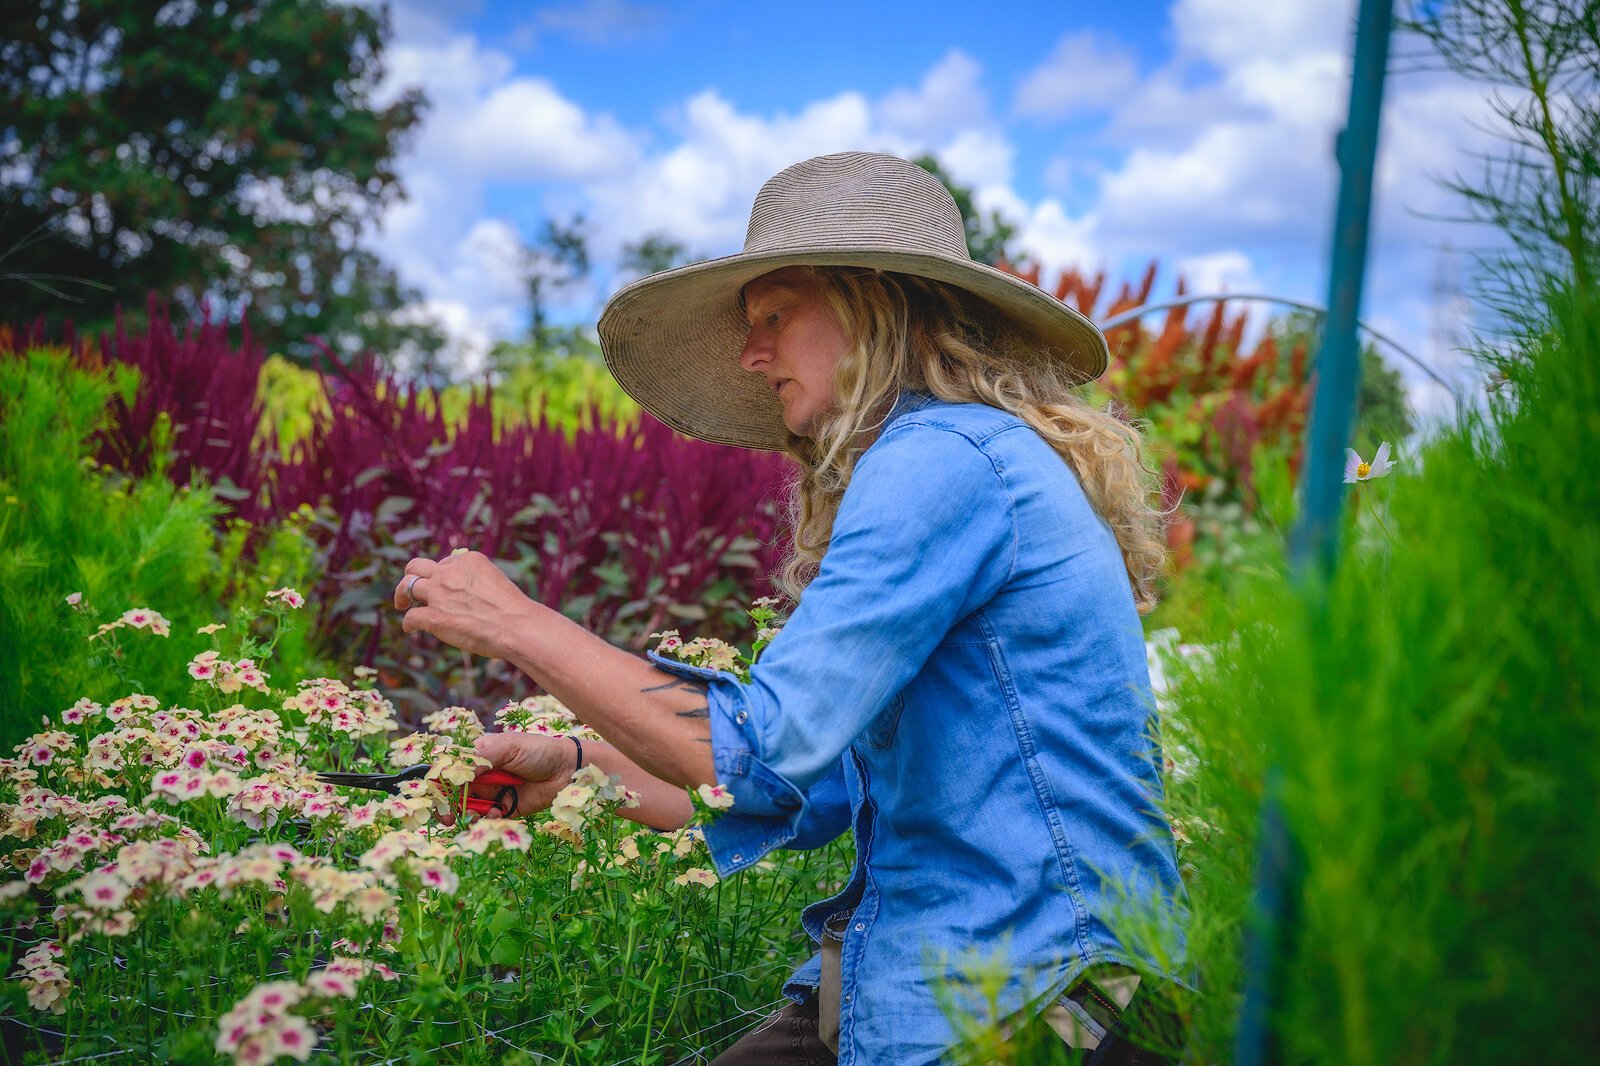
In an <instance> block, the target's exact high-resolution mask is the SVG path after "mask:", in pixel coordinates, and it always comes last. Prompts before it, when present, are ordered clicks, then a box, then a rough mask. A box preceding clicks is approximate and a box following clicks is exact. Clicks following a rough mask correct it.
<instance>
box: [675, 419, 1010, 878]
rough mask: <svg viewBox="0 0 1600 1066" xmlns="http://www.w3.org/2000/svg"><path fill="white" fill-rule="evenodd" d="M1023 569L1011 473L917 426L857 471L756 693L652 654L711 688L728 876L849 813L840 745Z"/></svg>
mask: <svg viewBox="0 0 1600 1066" xmlns="http://www.w3.org/2000/svg"><path fill="white" fill-rule="evenodd" d="M1015 558H1016V525H1015V515H1014V507H1013V505H1012V500H1011V497H1010V494H1009V493H1008V491H1007V489H1006V484H1005V480H1004V477H1003V472H1002V471H1001V470H999V469H998V468H997V467H996V465H995V463H994V462H993V461H992V460H991V458H990V456H989V455H988V454H987V453H986V452H985V451H984V450H983V449H982V448H980V447H979V446H978V444H976V443H974V442H973V441H972V440H969V439H968V438H967V437H966V436H965V435H963V434H961V433H959V432H956V431H954V430H950V429H946V428H942V427H940V426H937V425H929V424H927V423H924V422H921V421H918V420H916V419H915V417H910V416H908V417H906V418H902V419H900V420H899V421H897V422H895V423H894V424H893V425H892V426H891V427H890V428H889V429H888V430H887V431H885V432H884V434H883V436H882V437H880V438H879V440H878V441H877V442H876V443H875V444H873V446H872V447H871V448H869V449H868V450H867V451H866V453H865V454H864V455H863V456H862V457H861V459H860V460H859V461H858V462H857V464H856V469H855V472H854V474H853V476H852V478H851V482H850V486H849V488H848V489H847V490H846V492H845V494H844V499H843V500H842V501H841V503H840V507H839V513H838V515H837V517H836V518H835V520H834V525H833V535H832V538H831V540H830V543H829V546H828V551H827V554H826V555H825V556H824V558H823V561H822V567H821V569H820V571H819V572H818V574H817V576H816V577H815V578H814V579H813V580H812V582H811V584H810V585H809V586H807V588H806V590H805V593H804V595H803V596H801V598H800V603H799V604H798V606H797V607H796V609H795V612H794V615H793V617H791V618H790V620H789V622H788V624H787V625H786V626H784V628H783V630H782V631H781V632H780V633H779V634H778V636H777V637H776V638H774V640H773V641H772V643H771V644H770V645H768V647H767V648H766V650H765V652H764V653H763V655H762V657H761V660H760V661H759V662H758V663H757V664H756V665H755V666H754V667H753V668H752V669H751V671H750V680H749V681H748V682H742V681H740V680H739V679H738V678H736V677H735V676H733V675H732V674H728V673H721V672H716V671H710V670H695V669H694V668H690V667H683V666H682V665H681V664H677V663H669V662H667V661H666V660H663V659H660V658H659V657H657V656H652V659H653V660H654V661H655V662H656V664H657V665H658V666H660V667H661V668H662V669H671V670H672V671H673V672H675V673H678V672H683V671H693V673H694V676H696V677H698V679H700V680H702V681H705V682H706V684H707V690H708V704H709V709H710V714H711V744H712V755H713V764H714V766H715V768H716V771H717V776H718V781H719V783H720V784H722V785H723V786H724V787H725V788H727V789H728V790H729V791H730V792H731V793H732V794H733V799H734V803H733V807H732V808H731V809H730V810H728V811H727V812H726V813H725V814H724V815H723V816H722V817H720V818H718V819H717V820H716V822H715V823H714V824H713V825H712V826H711V827H709V828H708V830H707V834H706V839H707V842H708V843H709V844H711V847H712V858H713V860H714V861H715V862H716V864H717V867H718V869H719V870H720V871H721V872H723V873H725V874H726V873H732V872H734V871H736V870H740V869H743V868H744V867H746V866H749V865H751V864H752V863H754V862H756V861H757V860H758V859H760V858H761V856H763V855H765V854H766V853H767V852H768V851H771V850H772V849H773V848H777V847H794V846H797V844H796V841H804V840H806V839H807V838H809V837H811V836H813V833H812V832H811V830H813V829H814V828H817V827H822V826H824V825H825V824H831V823H832V822H834V821H837V819H838V818H839V817H840V816H839V813H838V812H839V810H840V807H841V803H842V805H843V810H844V817H845V818H847V817H848V799H847V797H846V796H845V786H844V772H843V766H842V762H841V760H842V758H843V756H844V752H845V749H846V748H848V747H849V746H850V744H851V743H852V742H853V741H854V740H855V739H856V738H857V737H858V736H859V735H860V734H861V732H862V731H863V730H864V729H866V728H867V727H868V726H869V725H870V724H871V723H872V721H873V719H874V718H875V717H876V716H877V715H878V714H879V713H881V712H882V711H883V710H884V708H885V707H886V706H887V705H888V704H889V703H890V702H891V701H892V700H893V699H894V697H895V696H896V695H897V694H898V693H899V692H900V690H901V689H902V688H904V687H905V685H906V683H907V682H909V681H910V680H911V679H912V678H913V677H915V676H916V674H917V673H918V671H920V670H921V669H922V666H923V664H924V663H926V662H927V659H928V656H929V655H930V654H931V653H932V651H933V649H934V647H935V646H936V645H937V644H938V643H939V641H941V640H942V639H943V638H944V636H945V634H946V633H947V632H948V631H949V630H950V628H951V627H952V626H953V625H955V623H956V622H958V621H960V620H961V619H962V618H964V617H965V616H966V615H968V614H970V613H972V612H973V611H974V610H976V609H977V608H978V607H980V606H982V605H983V604H984V603H985V602H987V601H988V600H989V599H990V598H992V597H993V596H994V594H995V593H996V592H998V591H999V589H1000V588H1001V587H1002V586H1003V585H1004V583H1005V581H1006V579H1007V578H1008V577H1009V575H1010V572H1011V569H1012V567H1013V565H1014V563H1015ZM823 811H828V812H831V813H829V814H827V815H825V816H824V815H823V814H822V813H821V812H823ZM843 828H844V826H843V824H840V827H839V831H840V832H842V831H843ZM834 835H837V833H835V834H834ZM830 839H831V838H830ZM801 846H803V845H801Z"/></svg>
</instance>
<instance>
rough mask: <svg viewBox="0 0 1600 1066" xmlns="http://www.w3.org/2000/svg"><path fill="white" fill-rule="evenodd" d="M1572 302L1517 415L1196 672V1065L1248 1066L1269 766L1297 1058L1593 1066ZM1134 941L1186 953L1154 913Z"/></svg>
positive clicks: (1188, 1005) (1594, 536) (1576, 334)
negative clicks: (1251, 939)
mask: <svg viewBox="0 0 1600 1066" xmlns="http://www.w3.org/2000/svg"><path fill="white" fill-rule="evenodd" d="M1555 307H1556V311H1555V313H1554V314H1552V316H1551V318H1550V320H1549V321H1548V323H1547V324H1546V326H1545V328H1544V329H1543V330H1541V332H1540V333H1539V334H1538V335H1537V336H1535V337H1534V338H1532V339H1531V340H1530V341H1529V342H1528V349H1529V350H1528V352H1527V355H1528V358H1527V359H1525V360H1524V361H1523V362H1522V363H1521V364H1519V366H1520V367H1521V370H1520V376H1518V377H1516V378H1515V379H1514V380H1513V382H1512V386H1513V388H1514V389H1515V390H1516V395H1515V398H1514V399H1513V400H1511V401H1507V402H1503V403H1500V404H1498V405H1497V406H1496V407H1494V408H1493V409H1492V410H1491V411H1490V412H1489V414H1488V415H1487V416H1482V417H1479V416H1473V417H1470V418H1469V419H1468V420H1467V421H1465V422H1464V423H1463V424H1462V425H1460V426H1459V427H1457V428H1456V429H1455V430H1453V431H1452V432H1450V433H1447V434H1445V435H1442V436H1441V437H1440V438H1438V439H1437V440H1435V441H1434V442H1432V443H1431V444H1429V445H1428V447H1427V448H1426V449H1424V451H1423V454H1422V456H1421V460H1422V461H1421V464H1420V466H1421V472H1420V473H1418V472H1415V471H1414V470H1413V471H1411V472H1408V471H1407V470H1406V469H1405V468H1404V467H1402V468H1401V470H1399V471H1397V473H1396V474H1394V475H1391V476H1390V478H1389V479H1387V480H1386V481H1383V482H1369V483H1364V484H1361V485H1359V486H1357V487H1356V490H1355V492H1356V498H1355V499H1354V500H1352V501H1351V505H1350V507H1349V508H1348V510H1347V522H1346V527H1345V533H1344V537H1345V541H1346V544H1347V549H1346V551H1345V553H1344V555H1343V557H1342V559H1341V561H1340V563H1339V565H1338V568H1337V571H1336V572H1335V574H1334V575H1332V577H1331V578H1330V579H1329V580H1328V581H1327V582H1326V583H1325V584H1322V585H1315V586H1307V587H1301V586H1298V585H1297V584H1296V583H1295V582H1294V581H1293V580H1291V579H1290V578H1289V577H1287V576H1285V575H1284V574H1283V572H1282V571H1283V568H1282V566H1281V562H1280V565H1279V566H1278V567H1276V568H1274V572H1271V573H1266V574H1263V575H1260V576H1257V577H1256V578H1255V579H1254V580H1253V581H1251V582H1249V583H1247V585H1245V586H1244V587H1243V588H1241V590H1240V592H1239V593H1238V594H1237V595H1236V597H1235V599H1234V601H1233V602H1232V603H1231V604H1228V605H1225V606H1224V607H1223V610H1224V611H1225V613H1226V614H1227V617H1228V623H1227V624H1226V625H1225V626H1219V627H1218V632H1219V633H1226V634H1228V635H1227V636H1224V637H1219V639H1217V640H1215V642H1214V643H1213V644H1212V646H1211V652H1210V659H1209V662H1206V661H1201V665H1199V666H1198V668H1196V669H1194V670H1193V671H1192V672H1190V671H1185V673H1188V675H1189V676H1187V678H1186V680H1185V682H1184V683H1182V684H1180V685H1179V686H1178V688H1177V692H1176V706H1175V707H1174V708H1173V709H1172V710H1171V711H1170V712H1169V713H1168V714H1167V715H1166V716H1165V717H1166V735H1165V736H1164V738H1163V741H1164V744H1165V746H1166V750H1167V752H1168V754H1169V756H1170V757H1172V758H1173V759H1174V761H1175V764H1176V767H1177V769H1176V771H1175V772H1174V774H1173V778H1172V780H1171V782H1170V784H1169V789H1168V810H1169V813H1170V815H1171V816H1172V818H1173V821H1174V824H1175V825H1176V826H1177V827H1178V828H1179V830H1180V831H1181V833H1182V836H1180V838H1179V840H1180V856H1181V861H1182V865H1183V868H1184V872H1185V876H1186V881H1187V887H1188V897H1189V900H1188V902H1189V908H1190V911H1191V914H1192V921H1191V922H1190V924H1189V928H1188V957H1189V961H1190V963H1191V964H1192V966H1193V967H1194V970H1195V972H1196V974H1197V977H1198V983H1199V987H1200V988H1201V989H1202V990H1203V992H1204V995H1202V996H1200V997H1198V998H1190V997H1185V998H1184V999H1183V1000H1182V1001H1181V1002H1180V1006H1181V1007H1182V1008H1183V1009H1184V1010H1185V1011H1187V1012H1189V1013H1190V1014H1191V1017H1192V1020H1193V1022H1194V1035H1195V1046H1194V1049H1193V1050H1194V1053H1195V1060H1196V1061H1202V1062H1205V1061H1212V1062H1216V1061H1228V1060H1229V1059H1230V1058H1231V1056H1232V1053H1233V1052H1232V1048H1233V1039H1234V1031H1235V1025H1236V1022H1237V1017H1238V1008H1239V995H1240V991H1241V986H1242V975H1241V953H1240V945H1241V932H1242V930H1243V929H1244V928H1245V926H1246V923H1247V906H1248V902H1249V900H1250V898H1251V890H1250V886H1251V877H1252V871H1253V868H1254V864H1255V858H1256V847H1255V842H1256V834H1257V827H1258V825H1259V822H1260V817H1261V796H1262V782H1263V780H1264V777H1265V775H1266V771H1267V768H1268V766H1272V767H1275V768H1276V769H1277V770H1278V771H1279V772H1280V773H1281V775H1282V782H1283V787H1282V793H1281V809H1282V813H1283V815H1284V817H1285V819H1286V820H1287V824H1288V826H1289V829H1290V832H1291V835H1292V838H1293V839H1294V840H1295V841H1297V842H1298V845H1299V849H1298V850H1299V854H1300V869H1301V878H1300V879H1299V882H1298V885H1297V891H1296V892H1295V893H1294V895H1293V897H1292V899H1291V901H1290V906H1289V914H1290V915H1292V919H1291V925H1290V929H1291V935H1290V940H1289V947H1288V954H1287V955H1286V957H1285V958H1284V959H1283V966H1284V967H1285V969H1284V972H1285V973H1286V974H1288V975H1289V977H1288V979H1287V980H1285V981H1284V982H1282V983H1281V984H1280V985H1279V986H1278V988H1277V991H1278V993H1279V995H1280V997H1281V1003H1280V1014H1279V1015H1278V1016H1277V1017H1276V1018H1274V1019H1273V1023H1274V1024H1275V1027H1276V1029H1277V1031H1278V1033H1279V1036H1280V1039H1281V1041H1282V1046H1283V1048H1284V1054H1283V1060H1284V1061H1288V1062H1301V1063H1330V1064H1332V1063H1341V1064H1367V1063H1380V1062H1382V1063H1405V1064H1412V1063H1440V1064H1443V1063H1469V1064H1470V1063H1479V1062H1481V1063H1498V1062H1508V1061H1519V1060H1526V1059H1529V1058H1536V1059H1538V1060H1539V1061H1546V1062H1578V1061H1586V1059H1587V1057H1588V1056H1589V1055H1590V1054H1592V1051H1593V1048H1594V1047H1595V1045H1596V1042H1597V1041H1600V1024H1597V1022H1596V1020H1595V1019H1596V1016H1595V1014H1594V1011H1593V1005H1592V999H1593V988H1594V983H1593V979H1592V976H1591V975H1592V970H1593V959H1592V957H1591V956H1592V951H1591V948H1592V945H1593V944H1594V943H1596V942H1597V939H1600V909H1597V908H1596V906H1595V902H1594V901H1595V899H1596V898H1600V862H1597V861H1596V858H1595V856H1596V855H1600V826H1597V823H1596V822H1595V820H1594V818H1593V817H1592V815H1593V811H1594V802H1595V799H1594V798H1595V796H1596V795H1600V718H1597V717H1596V715H1595V713H1594V711H1595V708H1596V707H1600V670H1597V669H1596V667H1595V664H1594V656H1593V648H1594V647H1595V645H1596V643H1597V641H1600V526H1597V525H1596V523H1595V521H1594V515H1595V514H1596V513H1597V511H1600V462H1597V460H1596V458H1595V457H1596V456H1597V455H1600V298H1597V297H1596V295H1595V294H1594V293H1593V292H1582V291H1580V292H1577V293H1575V294H1573V295H1572V296H1570V297H1562V298H1560V299H1558V300H1557V301H1556V302H1555ZM1375 492H1376V493H1377V495H1378V496H1380V497H1382V496H1388V497H1390V498H1389V499H1388V500H1387V502H1386V503H1382V502H1380V500H1379V499H1374V498H1372V495H1373V494H1374V493H1375ZM1390 534H1392V537H1391V535H1390ZM1194 661H1195V660H1190V662H1191V663H1192V662H1194ZM1123 935H1124V937H1125V939H1127V940H1129V941H1130V942H1133V943H1144V944H1148V945H1151V947H1150V950H1152V951H1154V952H1157V953H1158V954H1159V953H1161V952H1166V953H1168V954H1176V953H1177V951H1178V948H1177V946H1176V945H1175V944H1173V943H1171V942H1170V941H1163V940H1162V939H1161V938H1160V937H1159V936H1158V935H1157V934H1156V932H1155V931H1154V930H1153V929H1150V928H1146V927H1145V926H1144V925H1143V924H1141V922H1139V921H1138V920H1136V919H1134V918H1132V917H1131V916H1130V917H1129V918H1128V920H1127V921H1125V923H1124V926H1123ZM1509 1004H1515V1007H1514V1009H1513V1008H1509V1007H1508V1005H1509Z"/></svg>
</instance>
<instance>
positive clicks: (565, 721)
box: [494, 696, 601, 740]
mask: <svg viewBox="0 0 1600 1066" xmlns="http://www.w3.org/2000/svg"><path fill="white" fill-rule="evenodd" d="M494 720H495V724H496V725H497V726H499V727H500V728H501V729H502V730H504V731H505V732H508V733H538V734H539V735H540V736H546V737H567V736H573V737H577V738H579V739H580V740H599V739H601V737H600V734H599V733H596V732H595V731H594V730H592V729H590V728H589V727H588V726H586V725H584V724H583V723H581V722H579V721H578V719H577V716H576V715H574V714H573V713H572V712H571V711H569V710H567V708H566V706H565V705H563V704H562V702H561V701H560V700H558V699H556V698H555V697H554V696H529V697H528V698H527V699H525V700H520V701H514V702H512V703H508V704H506V705H505V706H504V707H502V708H500V709H499V710H498V711H496V712H495V714H494Z"/></svg>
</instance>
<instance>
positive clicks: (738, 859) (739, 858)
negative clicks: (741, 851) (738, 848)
mask: <svg viewBox="0 0 1600 1066" xmlns="http://www.w3.org/2000/svg"><path fill="white" fill-rule="evenodd" d="M733 861H734V862H744V856H743V855H735V856H734V857H733Z"/></svg>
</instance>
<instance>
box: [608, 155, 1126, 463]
mask: <svg viewBox="0 0 1600 1066" xmlns="http://www.w3.org/2000/svg"><path fill="white" fill-rule="evenodd" d="M798 265H809V266H853V267H874V268H877V269H880V270H890V271H896V272H899V273H902V274H915V275H917V276H919V277H924V278H931V279H933V280H935V281H941V282H944V283H946V284H948V285H952V286H955V287H956V288H960V289H965V290H966V291H967V292H970V293H973V294H974V295H977V296H979V297H982V298H983V299H984V300H986V301H988V302H989V303H990V304H992V305H993V306H994V307H995V308H996V309H997V310H998V311H999V312H1000V314H1001V317H1002V318H1003V319H1005V320H1008V321H1010V322H1011V323H1013V324H1014V326H1015V327H1016V328H1017V329H1019V330H1021V331H1023V332H1024V333H1025V334H1026V335H1027V336H1028V338H1029V339H1030V341H1033V342H1035V343H1037V344H1039V345H1041V346H1043V347H1047V348H1049V349H1051V350H1053V351H1054V352H1055V353H1056V355H1057V356H1058V357H1059V358H1060V359H1061V360H1062V361H1063V362H1065V363H1066V364H1067V365H1068V366H1069V367H1071V369H1072V370H1073V371H1075V372H1076V373H1077V374H1078V376H1080V377H1081V378H1082V380H1084V381H1088V380H1090V379H1092V378H1095V377H1098V376H1099V375H1100V373H1101V372H1102V371H1104V370H1105V368H1106V361H1107V353H1106V342H1105V337H1104V336H1103V335H1102V334H1101V333H1100V331H1099V330H1098V329H1096V328H1095V326H1094V324H1093V323H1091V322H1090V321H1089V320H1088V319H1087V318H1085V317H1083V316H1082V315H1080V314H1079V313H1078V312H1077V311H1074V310H1073V309H1072V308H1070V307H1068V306H1067V305H1066V304H1064V303H1062V302H1061V301H1060V300H1056V299H1054V298H1053V297H1051V296H1050V295H1049V294H1048V293H1045V292H1044V291H1042V290H1040V289H1039V288H1038V287H1037V286H1034V285H1030V284H1029V283H1027V282H1026V281H1023V280H1021V279H1020V278H1015V277H1012V276H1011V275H1010V274H1006V273H1004V272H1002V271H999V270H996V269H995V268H993V267H991V266H986V265H984V264H983V263H978V262H974V261H973V259H972V257H971V256H970V255H969V254H968V253H967V237H966V229H965V226H964V225H963V223H962V220H961V213H960V211H958V210H957V209H956V204H955V201H954V200H952V199H951V198H950V193H949V191H948V190H947V189H945V187H944V185H942V184H941V183H940V182H939V180H938V179H937V178H935V177H934V176H933V175H931V174H929V173H928V172H927V171H925V170H923V169H922V168H921V167H919V166H917V165H916V164H915V163H908V162H907V161H905V160H904V159H899V158H897V157H895V156H890V155H876V154H872V153H867V152H841V153H839V154H837V155H824V156H818V157H816V158H815V159H808V160H806V161H805V162H803V163H796V164H795V165H794V166H792V167H790V168H788V169H787V170H784V171H782V172H780V173H779V174H777V175H776V176H775V177H773V178H772V179H771V180H769V181H768V182H767V183H766V184H765V185H763V186H762V187H761V192H760V193H758V194H757V195H756V202H755V207H754V208H752V209H751V212H750V228H749V231H748V232H747V233H746V235H745V240H744V251H743V252H741V253H739V254H738V255H730V256H726V257H724V258H722V259H711V260H707V261H705V262H703V263H693V264H690V265H689V266H683V267H678V268H677V269H675V270H667V271H663V272H662V273H660V274H653V275H651V276H650V277H647V278H642V279H640V280H639V281H635V282H634V283H632V284H631V285H628V286H626V287H624V288H623V289H621V290H619V291H618V292H617V294H616V295H615V296H613V297H612V298H611V300H610V302H609V303H607V304H606V309H605V313H604V314H602V315H601V316H600V344H601V347H602V348H603V350H604V352H605V357H606V365H607V366H608V367H610V368H611V373H612V374H613V375H615V376H616V379H617V381H618V382H619V383H620V384H621V385H622V387H623V389H624V390H626V391H627V393H628V395H630V396H632V397H633V398H634V399H635V400H637V401H639V403H640V405H641V406H643V407H644V408H645V409H646V410H648V411H650V412H651V413H652V414H654V415H655V416H656V417H657V418H659V419H661V420H662V421H663V422H665V423H666V424H667V425H669V426H671V427H672V428H673V429H676V430H678V431H679V432H681V433H687V434H688V435H689V436H691V437H699V438H700V439H701V440H708V441H713V442H715V443H717V444H733V445H738V446H739V447H743V448H765V449H772V450H776V449H781V448H783V447H784V445H785V443H786V442H787V440H788V431H787V430H786V429H785V427H784V424H783V405H782V402H781V401H780V400H779V399H778V396H777V394H776V393H774V392H773V391H772V390H771V389H770V388H769V387H768V386H767V382H766V380H765V379H764V378H763V377H762V376H761V375H760V374H752V373H750V372H748V371H746V370H744V369H743V368H741V367H740V366H739V353H740V351H742V350H743V348H744V343H745V338H746V337H747V335H748V334H749V332H750V326H749V324H748V323H747V322H746V321H745V318H744V313H743V311H741V310H740V307H739V293H740V290H741V289H743V287H744V286H745V284H746V283H748V282H750V281H753V280H755V279H756V278H758V277H760V276H761V275H763V274H766V273H768V272H770V271H773V270H777V269H779V268H780V267H785V266H798Z"/></svg>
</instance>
